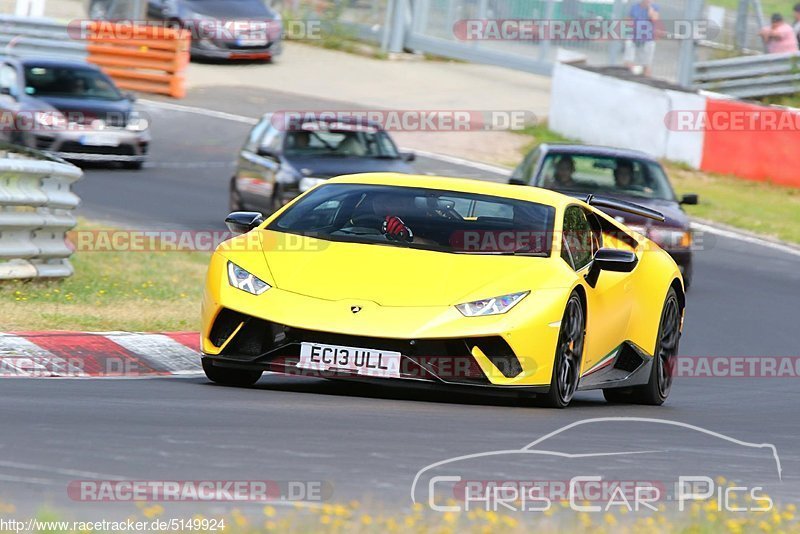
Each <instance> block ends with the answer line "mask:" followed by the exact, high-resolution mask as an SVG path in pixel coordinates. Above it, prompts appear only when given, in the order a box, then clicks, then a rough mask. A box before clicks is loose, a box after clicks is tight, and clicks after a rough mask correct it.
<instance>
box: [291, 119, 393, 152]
mask: <svg viewBox="0 0 800 534" xmlns="http://www.w3.org/2000/svg"><path fill="white" fill-rule="evenodd" d="M284 154H286V155H287V156H295V157H357V158H359V157H360V158H386V159H396V158H399V157H400V154H399V153H398V152H397V148H396V147H395V146H394V143H393V142H392V140H391V139H390V138H389V136H388V135H386V133H385V132H383V131H380V130H376V129H374V128H353V129H341V130H337V129H330V128H326V127H322V128H320V129H316V128H313V127H309V128H306V127H305V125H304V129H302V130H295V131H290V132H288V133H287V134H286V140H285V142H284Z"/></svg>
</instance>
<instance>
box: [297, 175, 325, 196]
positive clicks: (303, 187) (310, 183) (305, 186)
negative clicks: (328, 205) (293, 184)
mask: <svg viewBox="0 0 800 534" xmlns="http://www.w3.org/2000/svg"><path fill="white" fill-rule="evenodd" d="M327 181H328V180H327V179H326V178H312V177H310V176H306V177H305V178H302V179H301V180H300V184H298V189H300V192H301V193H304V192H306V191H308V190H309V189H311V188H312V187H315V186H318V185H319V184H321V183H323V182H327Z"/></svg>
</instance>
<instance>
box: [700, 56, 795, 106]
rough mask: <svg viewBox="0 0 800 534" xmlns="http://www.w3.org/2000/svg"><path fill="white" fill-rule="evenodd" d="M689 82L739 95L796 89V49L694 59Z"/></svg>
mask: <svg viewBox="0 0 800 534" xmlns="http://www.w3.org/2000/svg"><path fill="white" fill-rule="evenodd" d="M692 85H693V86H694V87H695V88H696V89H704V90H706V91H714V92H717V93H722V94H726V95H731V96H735V97H739V98H752V97H761V96H770V95H788V94H793V93H797V92H800V53H796V52H790V53H786V54H761V55H757V56H743V57H734V58H728V59H717V60H713V61H703V62H699V63H695V66H694V73H693V75H692Z"/></svg>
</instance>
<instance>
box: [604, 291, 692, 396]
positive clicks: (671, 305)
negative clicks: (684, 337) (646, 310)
mask: <svg viewBox="0 0 800 534" xmlns="http://www.w3.org/2000/svg"><path fill="white" fill-rule="evenodd" d="M681 312H682V310H681V305H680V302H679V301H678V295H677V294H676V293H675V289H674V288H671V287H670V288H669V291H668V292H667V298H666V299H664V307H663V308H662V310H661V322H660V323H659V326H658V340H657V342H656V352H655V355H654V356H653V365H652V366H651V367H650V378H649V380H648V381H647V384H645V385H643V386H634V387H632V388H621V389H604V390H603V396H604V397H605V398H606V400H607V401H608V402H612V403H630V404H646V405H650V406H661V405H662V404H664V401H665V400H667V397H669V392H670V389H671V388H672V370H673V368H674V365H675V356H677V354H678V348H679V345H680V339H681V332H680V323H681Z"/></svg>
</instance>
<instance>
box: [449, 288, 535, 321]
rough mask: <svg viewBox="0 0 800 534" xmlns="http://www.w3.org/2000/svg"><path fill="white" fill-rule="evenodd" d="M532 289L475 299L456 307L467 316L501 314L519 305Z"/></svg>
mask: <svg viewBox="0 0 800 534" xmlns="http://www.w3.org/2000/svg"><path fill="white" fill-rule="evenodd" d="M529 293H530V291H522V292H520V293H511V294H510V295H503V296H502V297H492V298H490V299H482V300H474V301H472V302H466V303H464V304H456V308H457V309H458V311H460V312H461V315H463V316H465V317H479V316H482V315H499V314H501V313H506V312H507V311H508V310H510V309H511V308H513V307H514V306H516V305H517V303H518V302H519V301H521V300H522V299H524V298H525V297H527V296H528V294H529Z"/></svg>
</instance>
